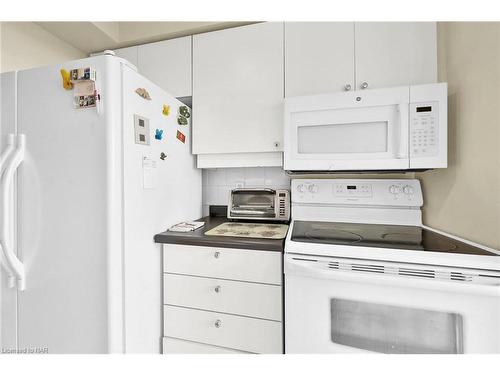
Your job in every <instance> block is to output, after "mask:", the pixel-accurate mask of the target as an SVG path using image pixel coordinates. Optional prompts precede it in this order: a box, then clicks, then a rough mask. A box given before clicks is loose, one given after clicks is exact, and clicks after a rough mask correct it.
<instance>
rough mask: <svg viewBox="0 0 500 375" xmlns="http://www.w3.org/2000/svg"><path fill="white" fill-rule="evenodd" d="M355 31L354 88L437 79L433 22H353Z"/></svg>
mask: <svg viewBox="0 0 500 375" xmlns="http://www.w3.org/2000/svg"><path fill="white" fill-rule="evenodd" d="M355 35H356V37H355V50H356V83H357V89H360V88H362V85H363V83H364V82H366V83H367V84H368V88H380V87H390V86H400V85H408V84H422V83H433V82H436V81H437V47H436V23H435V22H357V23H356V24H355Z"/></svg>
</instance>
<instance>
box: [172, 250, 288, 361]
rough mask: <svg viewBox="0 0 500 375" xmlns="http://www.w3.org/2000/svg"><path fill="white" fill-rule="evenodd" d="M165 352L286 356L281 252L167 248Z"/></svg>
mask: <svg viewBox="0 0 500 375" xmlns="http://www.w3.org/2000/svg"><path fill="white" fill-rule="evenodd" d="M163 271H164V274H163V283H164V285H163V304H164V305H163V319H164V320H163V327H164V328H163V336H164V338H163V353H165V354H169V353H172V354H173V353H243V352H247V353H274V354H280V353H283V289H282V254H281V253H280V252H272V251H259V250H243V249H229V248H222V249H221V248H211V247H205V246H186V245H164V246H163Z"/></svg>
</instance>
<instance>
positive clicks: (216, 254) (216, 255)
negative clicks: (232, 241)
mask: <svg viewBox="0 0 500 375" xmlns="http://www.w3.org/2000/svg"><path fill="white" fill-rule="evenodd" d="M219 257H220V252H218V251H216V252H215V253H214V258H216V259H217V258H219Z"/></svg>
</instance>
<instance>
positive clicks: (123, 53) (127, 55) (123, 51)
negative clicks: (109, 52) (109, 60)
mask: <svg viewBox="0 0 500 375" xmlns="http://www.w3.org/2000/svg"><path fill="white" fill-rule="evenodd" d="M138 48H139V47H137V46H134V47H127V48H119V49H115V50H114V51H115V53H116V56H118V57H121V58H123V59H125V60H127V61H130V62H131V63H132V64H134V65H135V66H136V67H137V51H138ZM137 68H139V67H137Z"/></svg>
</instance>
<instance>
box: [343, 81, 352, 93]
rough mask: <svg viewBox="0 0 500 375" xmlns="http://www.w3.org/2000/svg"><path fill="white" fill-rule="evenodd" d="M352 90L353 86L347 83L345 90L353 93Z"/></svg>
mask: <svg viewBox="0 0 500 375" xmlns="http://www.w3.org/2000/svg"><path fill="white" fill-rule="evenodd" d="M351 89H352V86H351V85H350V84H349V83H346V85H345V86H344V90H345V91H351Z"/></svg>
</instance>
